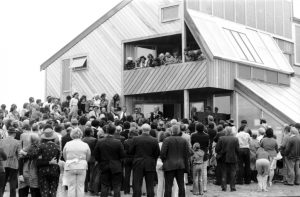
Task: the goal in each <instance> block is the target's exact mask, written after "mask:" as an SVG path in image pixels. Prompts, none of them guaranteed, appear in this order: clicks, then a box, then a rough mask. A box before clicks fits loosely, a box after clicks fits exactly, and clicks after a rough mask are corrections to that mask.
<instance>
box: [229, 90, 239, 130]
mask: <svg viewBox="0 0 300 197" xmlns="http://www.w3.org/2000/svg"><path fill="white" fill-rule="evenodd" d="M237 97H238V95H237V92H236V91H234V92H233V93H231V95H230V114H231V119H233V120H234V122H235V125H236V126H237V128H238V127H239V119H238V107H239V106H238V98H237Z"/></svg>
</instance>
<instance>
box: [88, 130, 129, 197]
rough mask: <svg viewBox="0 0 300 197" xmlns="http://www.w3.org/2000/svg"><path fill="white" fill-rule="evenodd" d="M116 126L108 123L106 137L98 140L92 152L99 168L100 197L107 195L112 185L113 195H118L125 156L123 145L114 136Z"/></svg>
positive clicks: (116, 196) (115, 196) (118, 196)
mask: <svg viewBox="0 0 300 197" xmlns="http://www.w3.org/2000/svg"><path fill="white" fill-rule="evenodd" d="M115 131H116V127H115V126H114V125H113V124H109V125H108V127H107V134H108V135H107V137H105V138H103V139H101V140H99V141H98V142H97V144H96V147H95V150H94V154H95V159H96V161H97V162H98V163H99V166H100V170H101V179H100V181H101V197H107V196H108V194H109V190H110V187H111V186H112V187H113V191H114V197H120V196H121V194H120V190H121V181H122V178H121V177H122V162H121V159H123V158H124V157H125V152H124V147H123V145H122V143H121V141H120V140H117V139H115V138H114V134H115Z"/></svg>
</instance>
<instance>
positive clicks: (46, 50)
mask: <svg viewBox="0 0 300 197" xmlns="http://www.w3.org/2000/svg"><path fill="white" fill-rule="evenodd" d="M120 1H121V0H1V1H0V20H1V23H0V25H1V27H0V28H1V31H0V71H1V74H0V91H1V94H0V104H2V103H5V104H6V105H7V106H8V107H7V108H8V109H9V106H10V105H11V104H12V103H16V104H17V105H18V107H19V109H20V108H22V104H23V103H24V102H25V101H27V100H28V98H29V96H34V97H35V98H42V99H43V98H44V85H45V84H44V81H43V78H44V77H43V72H40V69H39V66H40V65H41V64H42V63H43V62H44V61H45V60H46V59H48V58H49V57H50V56H52V55H53V54H54V53H55V52H57V51H58V50H59V49H60V48H62V47H63V46H64V45H65V44H67V43H68V42H69V41H70V40H72V39H73V38H74V37H75V36H77V35H78V34H79V33H81V32H82V31H83V30H84V29H85V28H87V27H88V26H89V25H90V24H92V23H93V22H94V21H96V20H97V19H98V18H100V17H101V16H102V15H103V14H105V13H106V12H107V11H108V10H109V9H111V8H112V7H113V6H115V5H116V4H117V3H119V2H120ZM294 8H296V9H298V10H299V9H300V0H295V2H294ZM295 14H298V17H299V18H300V12H299V11H298V12H295Z"/></svg>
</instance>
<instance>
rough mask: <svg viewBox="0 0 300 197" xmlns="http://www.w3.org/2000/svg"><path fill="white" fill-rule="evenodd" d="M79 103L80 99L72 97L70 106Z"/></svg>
mask: <svg viewBox="0 0 300 197" xmlns="http://www.w3.org/2000/svg"><path fill="white" fill-rule="evenodd" d="M77 104H78V99H76V98H72V99H71V101H70V108H72V107H73V106H77Z"/></svg>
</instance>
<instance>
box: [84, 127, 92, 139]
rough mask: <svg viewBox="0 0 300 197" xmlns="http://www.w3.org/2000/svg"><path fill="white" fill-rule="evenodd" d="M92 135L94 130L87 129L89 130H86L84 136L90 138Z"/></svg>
mask: <svg viewBox="0 0 300 197" xmlns="http://www.w3.org/2000/svg"><path fill="white" fill-rule="evenodd" d="M92 133H93V129H92V128H90V127H87V128H86V129H85V130H84V135H85V136H87V137H88V136H91V135H92Z"/></svg>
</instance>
